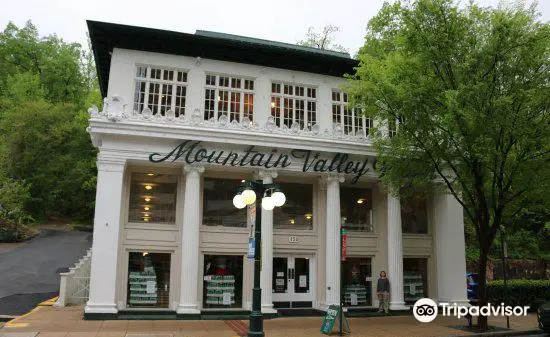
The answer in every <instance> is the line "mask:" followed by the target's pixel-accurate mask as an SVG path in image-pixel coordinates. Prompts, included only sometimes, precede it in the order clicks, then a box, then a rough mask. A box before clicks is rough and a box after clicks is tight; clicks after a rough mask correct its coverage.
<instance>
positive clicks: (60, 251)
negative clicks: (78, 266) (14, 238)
mask: <svg viewBox="0 0 550 337" xmlns="http://www.w3.org/2000/svg"><path fill="white" fill-rule="evenodd" d="M91 244H92V236H91V233H86V232H77V231H73V232H70V231H62V230H54V229H44V230H42V231H41V234H40V235H39V236H38V237H36V238H34V239H32V240H30V241H28V242H26V243H24V244H21V245H17V246H16V247H15V248H13V249H11V250H7V251H3V252H1V253H0V315H20V314H23V313H25V312H27V311H29V310H30V309H32V308H33V307H34V306H36V304H38V303H40V302H41V301H43V300H46V299H48V298H51V297H53V296H56V295H57V293H58V292H59V274H58V273H59V270H60V269H63V268H67V267H70V266H71V265H73V264H74V263H75V262H76V261H77V260H78V259H79V258H80V257H82V255H84V253H85V252H86V250H87V249H88V248H89V247H91Z"/></svg>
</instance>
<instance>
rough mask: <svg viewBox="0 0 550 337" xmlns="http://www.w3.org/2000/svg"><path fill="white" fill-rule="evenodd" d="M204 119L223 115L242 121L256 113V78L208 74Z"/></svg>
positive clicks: (251, 118)
mask: <svg viewBox="0 0 550 337" xmlns="http://www.w3.org/2000/svg"><path fill="white" fill-rule="evenodd" d="M205 84H206V89H205V94H204V119H205V120H209V119H210V118H215V119H216V120H217V119H218V118H220V117H221V116H227V117H229V121H230V122H231V121H234V120H235V121H237V122H239V121H241V120H243V118H245V117H246V118H248V119H249V120H250V122H252V121H253V115H254V84H255V83H254V80H252V79H246V78H241V77H233V76H225V75H211V74H207V75H206V83H205Z"/></svg>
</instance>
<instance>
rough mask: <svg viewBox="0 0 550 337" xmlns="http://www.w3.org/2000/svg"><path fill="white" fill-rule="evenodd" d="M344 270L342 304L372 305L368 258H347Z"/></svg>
mask: <svg viewBox="0 0 550 337" xmlns="http://www.w3.org/2000/svg"><path fill="white" fill-rule="evenodd" d="M342 267H343V268H344V277H345V279H344V280H343V281H344V304H345V305H346V306H352V307H353V306H370V305H371V303H372V268H371V259H370V258H354V257H351V258H347V259H346V261H345V262H343V266H342Z"/></svg>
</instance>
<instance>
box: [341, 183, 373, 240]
mask: <svg viewBox="0 0 550 337" xmlns="http://www.w3.org/2000/svg"><path fill="white" fill-rule="evenodd" d="M340 215H341V216H342V218H343V220H344V223H345V225H346V228H347V229H349V230H355V231H362V232H372V231H373V223H372V190H371V189H368V188H356V187H344V186H342V187H340Z"/></svg>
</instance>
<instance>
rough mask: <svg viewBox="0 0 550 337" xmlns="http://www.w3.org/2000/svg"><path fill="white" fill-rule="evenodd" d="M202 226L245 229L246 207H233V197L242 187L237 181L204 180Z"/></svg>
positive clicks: (239, 181)
mask: <svg viewBox="0 0 550 337" xmlns="http://www.w3.org/2000/svg"><path fill="white" fill-rule="evenodd" d="M203 184H204V187H203V204H202V224H203V225H206V226H224V227H246V225H247V224H246V207H245V208H243V209H238V208H236V207H235V206H233V197H234V196H235V194H236V193H237V191H238V189H239V187H241V186H242V182H241V180H238V179H218V178H204V182H203Z"/></svg>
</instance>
